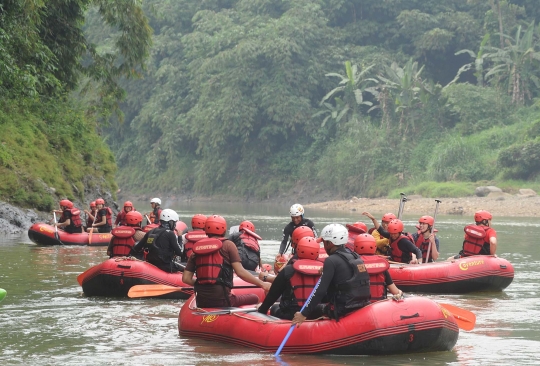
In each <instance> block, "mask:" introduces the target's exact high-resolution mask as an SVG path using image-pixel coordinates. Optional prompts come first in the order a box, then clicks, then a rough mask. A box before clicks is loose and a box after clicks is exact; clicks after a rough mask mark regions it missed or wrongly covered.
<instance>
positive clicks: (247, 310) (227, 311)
mask: <svg viewBox="0 0 540 366" xmlns="http://www.w3.org/2000/svg"><path fill="white" fill-rule="evenodd" d="M254 311H257V308H238V309H223V310H214V311H195V312H193V313H192V314H193V315H230V314H234V313H251V312H254Z"/></svg>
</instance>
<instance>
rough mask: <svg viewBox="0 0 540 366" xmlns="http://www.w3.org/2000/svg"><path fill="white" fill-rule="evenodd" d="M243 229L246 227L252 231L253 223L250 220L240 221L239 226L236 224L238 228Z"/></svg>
mask: <svg viewBox="0 0 540 366" xmlns="http://www.w3.org/2000/svg"><path fill="white" fill-rule="evenodd" d="M243 229H248V230H250V231H253V232H255V225H253V223H252V222H251V221H248V220H246V221H242V222H241V223H240V226H238V230H243Z"/></svg>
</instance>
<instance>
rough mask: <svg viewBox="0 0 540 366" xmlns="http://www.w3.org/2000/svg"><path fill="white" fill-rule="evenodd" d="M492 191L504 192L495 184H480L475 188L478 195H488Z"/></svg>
mask: <svg viewBox="0 0 540 366" xmlns="http://www.w3.org/2000/svg"><path fill="white" fill-rule="evenodd" d="M491 192H502V189H500V188H499V187H495V186H480V187H476V189H475V190H474V194H475V195H476V196H478V197H486V196H487V195H488V194H490V193H491Z"/></svg>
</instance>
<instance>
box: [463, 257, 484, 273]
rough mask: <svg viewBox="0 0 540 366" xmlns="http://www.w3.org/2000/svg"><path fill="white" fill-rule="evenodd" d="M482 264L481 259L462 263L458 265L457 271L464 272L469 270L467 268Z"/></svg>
mask: <svg viewBox="0 0 540 366" xmlns="http://www.w3.org/2000/svg"><path fill="white" fill-rule="evenodd" d="M482 264H484V260H482V259H481V260H477V261H471V262H463V263H460V264H459V269H461V270H462V271H466V270H468V269H469V267H474V266H481V265H482Z"/></svg>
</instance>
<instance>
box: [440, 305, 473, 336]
mask: <svg viewBox="0 0 540 366" xmlns="http://www.w3.org/2000/svg"><path fill="white" fill-rule="evenodd" d="M439 305H440V306H442V307H443V308H445V309H446V310H447V311H448V312H449V313H451V314H452V315H453V316H454V318H455V319H456V323H457V325H458V327H459V328H461V329H463V330H473V329H474V325H475V324H476V315H474V313H473V312H471V311H468V310H465V309H462V308H459V307H457V306H455V305H450V304H441V303H439Z"/></svg>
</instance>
